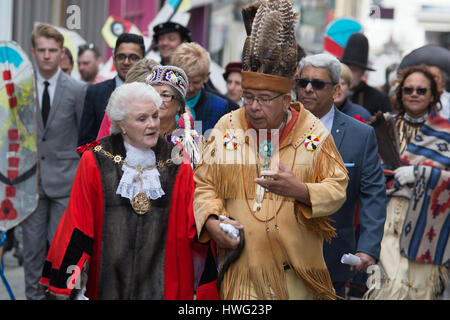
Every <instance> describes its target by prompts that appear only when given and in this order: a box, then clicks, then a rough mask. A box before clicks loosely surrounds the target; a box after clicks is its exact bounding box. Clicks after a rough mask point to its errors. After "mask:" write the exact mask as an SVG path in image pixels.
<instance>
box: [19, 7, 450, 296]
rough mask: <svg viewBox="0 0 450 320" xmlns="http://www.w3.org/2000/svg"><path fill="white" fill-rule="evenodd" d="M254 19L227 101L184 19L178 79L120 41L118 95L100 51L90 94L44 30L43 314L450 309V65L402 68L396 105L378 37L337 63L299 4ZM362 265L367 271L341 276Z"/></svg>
mask: <svg viewBox="0 0 450 320" xmlns="http://www.w3.org/2000/svg"><path fill="white" fill-rule="evenodd" d="M267 6H269V7H267ZM274 12H275V13H277V15H274V16H271V15H272V14H274ZM265 15H266V16H265ZM262 17H264V19H263V18H262ZM243 18H244V24H245V29H246V33H247V40H246V42H245V45H244V48H243V50H242V59H241V61H232V62H230V63H228V64H227V65H226V66H225V68H224V70H225V71H224V73H223V78H224V79H225V81H226V83H227V90H228V91H227V94H226V95H223V94H221V93H219V92H218V90H216V89H215V88H214V85H213V84H212V82H211V81H210V79H209V76H210V73H209V72H210V71H209V70H210V68H209V64H210V58H209V54H208V52H207V50H206V49H205V48H203V47H202V46H201V45H199V44H197V43H195V42H192V34H191V32H190V31H189V30H188V29H187V28H186V27H184V26H182V25H180V24H177V23H175V22H170V21H169V22H165V23H161V24H159V25H157V26H155V28H154V37H153V41H154V47H155V48H156V49H157V50H159V53H160V55H161V61H160V62H157V61H153V60H151V59H148V58H146V57H145V53H146V48H145V45H144V41H143V38H142V37H141V36H139V35H135V34H128V33H124V34H122V35H120V36H119V37H118V38H117V42H116V45H115V48H114V52H113V64H114V67H115V70H116V71H117V75H116V76H115V77H114V78H113V79H103V78H101V77H100V76H99V65H100V64H101V57H100V54H99V51H98V49H97V47H96V46H95V45H94V44H87V45H83V46H80V48H79V51H78V56H77V63H78V68H79V72H80V76H81V80H82V81H83V82H81V81H77V80H74V79H73V78H71V77H70V76H69V75H70V73H71V70H72V68H73V62H74V58H73V57H72V56H71V55H70V52H69V51H68V50H67V49H65V48H64V39H63V36H62V35H61V34H60V33H59V32H58V31H57V30H56V29H55V28H54V27H52V26H51V25H48V24H40V25H38V26H37V27H36V28H35V29H34V31H33V34H32V56H33V58H34V61H35V65H36V93H37V95H36V96H37V97H38V99H37V104H38V107H37V110H38V115H37V122H38V136H37V143H38V145H37V150H38V165H39V204H38V208H37V209H36V211H35V212H34V213H33V214H31V215H30V217H29V218H27V219H26V220H25V221H24V222H23V223H22V224H21V226H22V229H23V264H24V272H25V283H26V297H27V299H33V300H34V299H46V298H47V299H185V300H186V299H199V300H200V299H233V300H234V299H293V300H295V299H346V298H349V297H351V296H353V297H359V298H364V299H436V298H438V297H440V296H442V295H444V294H445V293H444V292H445V290H448V283H449V263H450V248H449V247H448V246H447V243H448V231H449V224H448V216H449V211H450V202H449V193H448V190H449V183H450V179H449V177H450V172H449V169H450V148H449V144H450V116H449V113H450V112H449V108H450V99H449V93H448V91H447V89H448V75H447V74H446V69H445V66H442V65H439V64H429V63H427V56H426V55H425V56H423V57H422V60H420V59H416V61H415V62H414V63H410V64H405V63H404V64H403V65H402V64H401V63H400V64H399V65H398V66H397V69H396V70H395V72H396V75H397V76H396V77H395V79H394V80H395V81H393V82H390V83H388V84H387V88H388V89H386V90H384V91H383V88H374V87H371V86H369V85H368V84H367V81H366V80H365V79H366V77H367V72H370V71H371V70H373V69H371V68H370V66H369V64H368V53H369V42H368V39H367V37H366V36H365V35H364V34H363V33H355V34H353V35H352V36H351V37H350V39H349V41H348V43H347V46H346V47H345V50H344V53H343V55H342V57H341V59H338V58H336V57H334V56H332V55H330V54H328V53H319V54H308V53H306V52H304V50H303V49H302V48H301V47H300V46H299V44H298V43H297V41H296V39H295V32H294V28H295V24H296V23H297V20H298V17H297V15H296V14H295V13H294V11H293V8H292V6H291V4H290V2H289V1H288V0H277V1H273V2H272V3H264V2H262V3H254V4H251V5H248V6H246V7H245V8H244V9H243ZM255 19H256V20H257V21H258V23H255V22H254V21H255ZM441 49H443V48H441ZM443 50H447V49H443ZM447 54H448V56H450V52H448V50H447ZM391 78H392V77H391ZM446 85H447V86H446ZM349 253H351V254H354V255H355V256H356V262H355V263H354V264H353V265H348V264H344V263H342V261H341V258H342V256H343V255H344V254H349ZM374 266H377V268H376V269H374ZM374 270H375V271H374ZM368 280H370V281H368Z"/></svg>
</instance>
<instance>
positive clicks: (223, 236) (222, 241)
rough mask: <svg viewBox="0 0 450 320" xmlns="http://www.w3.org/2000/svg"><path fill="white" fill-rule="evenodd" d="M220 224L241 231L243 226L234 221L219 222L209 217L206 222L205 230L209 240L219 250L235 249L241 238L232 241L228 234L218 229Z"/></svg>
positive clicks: (214, 217)
mask: <svg viewBox="0 0 450 320" xmlns="http://www.w3.org/2000/svg"><path fill="white" fill-rule="evenodd" d="M220 223H226V224H231V225H232V226H234V227H235V228H236V229H243V228H244V226H243V225H242V224H240V223H239V222H238V221H236V220H231V219H225V220H223V221H220V220H219V219H218V218H217V216H214V215H211V216H209V218H208V220H206V223H205V228H206V230H207V231H208V233H209V236H210V237H211V239H212V240H213V241H214V242H215V243H216V245H217V246H218V247H219V248H223V249H236V248H237V246H238V245H239V242H240V241H241V238H240V237H239V236H238V237H237V238H236V239H233V238H232V237H231V236H230V235H228V233H226V232H225V231H223V230H222V228H220V226H219V224H220Z"/></svg>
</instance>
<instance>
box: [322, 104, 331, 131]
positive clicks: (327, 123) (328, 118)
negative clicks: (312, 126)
mask: <svg viewBox="0 0 450 320" xmlns="http://www.w3.org/2000/svg"><path fill="white" fill-rule="evenodd" d="M333 119H334V104H333V106H332V107H331V109H330V111H328V113H327V114H326V115H324V116H323V117H322V118H320V121H321V122H322V123H323V124H324V125H325V128H327V129H328V131H329V132H331V129H332V128H333Z"/></svg>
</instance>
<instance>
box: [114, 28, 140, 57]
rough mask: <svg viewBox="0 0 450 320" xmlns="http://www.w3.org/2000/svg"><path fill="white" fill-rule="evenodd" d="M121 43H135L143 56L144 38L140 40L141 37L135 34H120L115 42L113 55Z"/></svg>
mask: <svg viewBox="0 0 450 320" xmlns="http://www.w3.org/2000/svg"><path fill="white" fill-rule="evenodd" d="M122 43H136V44H137V45H139V46H140V48H141V51H142V57H144V56H145V44H144V38H142V36H140V35H137V34H133V33H122V34H121V35H120V36H119V37H118V38H117V41H116V46H115V48H114V54H115V53H116V50H117V48H118V47H119V46H120V45H121V44H122Z"/></svg>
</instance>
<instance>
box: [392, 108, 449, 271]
mask: <svg viewBox="0 0 450 320" xmlns="http://www.w3.org/2000/svg"><path fill="white" fill-rule="evenodd" d="M401 160H402V162H404V163H405V164H410V165H414V166H415V169H416V172H417V173H416V182H415V184H414V188H413V192H412V197H411V199H410V202H409V208H408V212H407V215H406V218H405V222H404V224H403V230H402V234H401V236H400V251H401V253H402V254H403V255H404V256H406V257H407V258H409V259H411V260H416V261H420V262H424V263H433V264H439V265H450V245H449V244H448V242H449V231H450V214H449V213H450V171H449V169H450V122H449V121H448V120H446V119H444V118H442V117H440V116H439V115H438V114H437V113H436V112H433V111H432V112H431V113H430V115H429V116H428V119H427V121H426V122H425V124H424V125H423V126H422V128H421V129H420V132H419V133H417V134H416V136H415V137H414V139H413V141H412V142H411V143H410V144H409V145H408V147H407V149H406V151H405V152H404V153H403V155H402V157H401Z"/></svg>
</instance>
